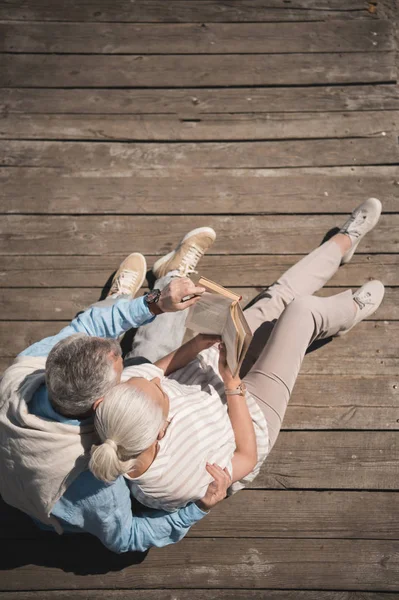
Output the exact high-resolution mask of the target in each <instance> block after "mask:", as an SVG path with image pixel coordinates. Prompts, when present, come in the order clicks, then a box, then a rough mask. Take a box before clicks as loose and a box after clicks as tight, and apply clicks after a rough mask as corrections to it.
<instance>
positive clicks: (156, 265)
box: [152, 227, 216, 275]
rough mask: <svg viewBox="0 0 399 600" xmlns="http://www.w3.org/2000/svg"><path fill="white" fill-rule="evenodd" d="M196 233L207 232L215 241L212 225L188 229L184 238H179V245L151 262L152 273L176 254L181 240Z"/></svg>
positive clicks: (183, 240)
mask: <svg viewBox="0 0 399 600" xmlns="http://www.w3.org/2000/svg"><path fill="white" fill-rule="evenodd" d="M198 233H208V234H209V236H210V237H211V238H213V241H215V239H216V232H215V230H214V229H212V227H197V229H193V230H192V231H189V232H188V233H187V234H186V235H185V236H184V238H183V239H182V240H181V242H179V245H178V247H177V248H175V250H172V251H171V252H169V253H168V254H165V256H162V257H161V258H159V259H158V260H157V261H156V262H155V263H154V264H153V266H152V272H153V273H154V275H155V271H157V270H158V269H159V268H160V267H162V266H163V265H164V264H165V263H167V262H168V261H169V260H170V259H171V258H172V257H173V255H174V254H176V251H177V249H178V248H180V246H181V245H182V244H183V242H185V241H186V240H188V239H189V238H190V237H192V236H194V235H197V234H198Z"/></svg>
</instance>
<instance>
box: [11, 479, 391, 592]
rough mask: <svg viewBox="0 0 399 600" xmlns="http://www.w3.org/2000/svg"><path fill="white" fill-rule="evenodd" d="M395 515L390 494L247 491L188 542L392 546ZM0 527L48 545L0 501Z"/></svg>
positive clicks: (33, 527) (191, 533)
mask: <svg viewBox="0 0 399 600" xmlns="http://www.w3.org/2000/svg"><path fill="white" fill-rule="evenodd" d="M396 514H397V495H396V494H392V493H390V492H378V493H370V492H313V491H304V492H298V491H281V490H280V491H261V490H256V491H255V490H246V491H245V492H243V493H240V494H236V495H235V496H233V497H232V498H229V499H228V500H227V501H226V502H222V503H221V504H219V505H218V506H217V507H216V508H215V509H214V510H212V511H211V512H210V514H209V515H208V516H207V518H206V519H203V520H202V521H200V522H199V523H198V524H197V525H196V526H195V527H193V528H192V529H191V530H190V531H189V533H188V537H190V538H198V537H200V538H201V537H211V538H220V537H222V538H226V537H227V538H242V537H254V535H253V534H254V532H256V537H257V538H316V537H317V538H323V539H329V538H332V539H334V538H346V539H379V540H383V539H386V540H389V539H393V540H394V539H397V537H398V535H399V526H398V521H397V518H396ZM0 523H1V528H0V538H1V539H2V540H9V539H13V540H16V539H22V540H26V539H37V540H39V539H49V535H48V534H47V532H46V533H44V532H42V531H41V530H40V529H38V528H37V527H36V525H34V523H33V522H32V521H31V519H30V518H29V517H27V516H26V515H24V514H23V513H21V512H19V511H18V510H16V509H14V508H12V507H10V506H8V505H7V504H5V503H4V502H2V501H0ZM82 539H84V538H82ZM233 543H234V542H233ZM5 545H6V544H5ZM0 598H1V596H0Z"/></svg>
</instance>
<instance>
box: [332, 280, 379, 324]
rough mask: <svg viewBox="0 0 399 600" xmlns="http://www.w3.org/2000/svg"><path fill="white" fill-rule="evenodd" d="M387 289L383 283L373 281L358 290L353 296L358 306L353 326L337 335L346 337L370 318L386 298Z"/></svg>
mask: <svg viewBox="0 0 399 600" xmlns="http://www.w3.org/2000/svg"><path fill="white" fill-rule="evenodd" d="M384 293H385V288H384V285H383V284H382V283H381V281H378V279H373V281H368V282H367V283H365V284H364V285H362V287H361V288H359V289H358V290H356V292H355V293H354V294H353V302H354V304H355V305H356V314H355V320H354V321H353V324H352V325H351V326H350V327H349V328H348V329H344V330H343V331H340V332H338V334H337V335H345V334H346V333H348V331H350V330H351V329H352V328H353V327H354V326H355V325H357V324H358V323H360V321H363V320H364V319H367V318H368V317H370V316H371V315H372V314H373V313H375V311H376V310H377V308H378V307H379V306H380V304H381V302H382V300H383V298H384Z"/></svg>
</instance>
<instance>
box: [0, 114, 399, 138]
mask: <svg viewBox="0 0 399 600" xmlns="http://www.w3.org/2000/svg"><path fill="white" fill-rule="evenodd" d="M398 129H399V111H387V112H382V111H362V112H346V113H338V112H335V113H324V112H317V113H311V112H307V113H288V114H287V113H271V114H262V115H257V114H253V113H243V114H239V115H237V114H223V115H220V114H218V113H216V114H206V115H202V116H201V118H198V117H194V118H182V117H181V118H179V117H175V116H172V115H155V116H154V115H150V116H144V115H138V116H126V115H98V116H95V117H93V116H87V115H85V114H83V115H20V114H18V115H15V114H10V115H8V116H5V117H4V118H3V119H1V121H0V139H54V140H64V139H65V140H102V141H104V140H105V141H108V140H112V141H121V142H122V141H136V142H137V141H174V140H178V141H213V140H221V141H224V140H238V141H240V140H241V141H243V140H284V139H293V138H296V139H297V138H302V139H307V138H310V139H317V138H329V137H332V138H352V137H355V136H357V137H362V138H366V137H378V136H382V137H384V136H386V135H391V134H395V133H396V132H397V131H398Z"/></svg>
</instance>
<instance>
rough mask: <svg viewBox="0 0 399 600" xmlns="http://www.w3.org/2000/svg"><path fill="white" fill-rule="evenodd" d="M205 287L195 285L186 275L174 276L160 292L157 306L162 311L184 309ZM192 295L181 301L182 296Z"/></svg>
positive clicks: (194, 301) (196, 298)
mask: <svg viewBox="0 0 399 600" xmlns="http://www.w3.org/2000/svg"><path fill="white" fill-rule="evenodd" d="M204 292H205V288H203V287H197V286H196V285H195V284H194V283H193V282H192V281H191V279H188V277H176V278H175V279H172V281H171V282H170V283H169V285H167V286H166V287H165V288H164V289H163V290H162V292H161V296H160V298H159V301H158V307H159V308H160V309H161V311H162V312H176V311H178V310H185V309H186V308H189V307H190V306H192V305H193V304H195V303H196V302H197V301H198V300H199V298H200V296H201V294H203V293H204ZM187 296H188V297H189V298H190V296H193V297H192V298H190V299H189V300H186V301H185V302H182V300H183V298H186V297H187Z"/></svg>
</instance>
